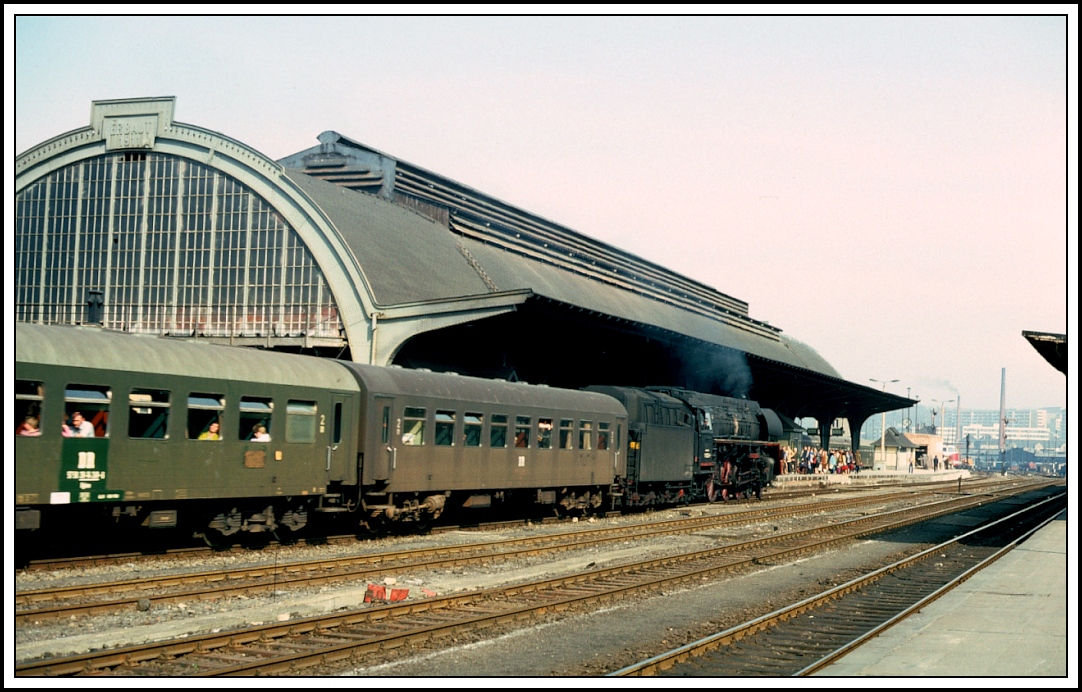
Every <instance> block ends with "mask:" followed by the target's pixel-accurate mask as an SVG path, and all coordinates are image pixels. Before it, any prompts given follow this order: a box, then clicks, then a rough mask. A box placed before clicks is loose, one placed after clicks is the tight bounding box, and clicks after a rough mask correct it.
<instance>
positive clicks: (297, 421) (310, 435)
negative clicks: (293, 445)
mask: <svg viewBox="0 0 1082 692" xmlns="http://www.w3.org/2000/svg"><path fill="white" fill-rule="evenodd" d="M316 413H317V410H316V402H314V401H294V400H292V399H291V400H289V401H287V402H286V442H299V443H305V442H315V441H316Z"/></svg>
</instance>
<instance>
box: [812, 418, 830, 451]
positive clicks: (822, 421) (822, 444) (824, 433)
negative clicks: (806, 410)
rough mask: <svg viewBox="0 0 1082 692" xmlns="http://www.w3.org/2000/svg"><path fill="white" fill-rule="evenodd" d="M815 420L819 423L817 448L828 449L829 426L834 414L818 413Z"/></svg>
mask: <svg viewBox="0 0 1082 692" xmlns="http://www.w3.org/2000/svg"><path fill="white" fill-rule="evenodd" d="M815 420H816V421H818V422H819V448H820V449H830V424H831V423H833V422H834V413H833V412H831V413H823V412H822V411H820V412H819V413H818V414H816V416H815Z"/></svg>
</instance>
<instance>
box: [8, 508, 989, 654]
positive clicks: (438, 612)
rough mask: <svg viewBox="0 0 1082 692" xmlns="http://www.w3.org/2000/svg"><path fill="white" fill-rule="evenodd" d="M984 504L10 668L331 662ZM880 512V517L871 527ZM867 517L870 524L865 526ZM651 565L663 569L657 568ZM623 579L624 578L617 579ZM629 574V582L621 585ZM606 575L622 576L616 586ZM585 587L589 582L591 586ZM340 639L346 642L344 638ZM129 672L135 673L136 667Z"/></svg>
mask: <svg viewBox="0 0 1082 692" xmlns="http://www.w3.org/2000/svg"><path fill="white" fill-rule="evenodd" d="M986 501H987V500H986V498H983V497H975V498H964V499H954V500H945V501H940V502H937V503H935V508H934V511H928V508H927V507H924V508H921V509H907V510H900V511H893V512H887V513H885V514H883V515H878V516H877V517H875V518H873V517H862V518H859V519H854V520H850V521H847V522H843V523H838V524H830V525H827V526H824V527H817V528H812V529H807V530H802V531H797V532H792V533H790V534H785V536H787V537H788V539H789V540H790V541H795V542H796V545H794V546H791V547H786V548H782V549H781V550H774V551H772V552H769V551H768V552H765V553H764V552H756V553H754V554H753V555H752V556H750V557H746V556H739V555H738V556H733V555H732V553H733V552H738V551H740V550H744V551H747V550H749V549H751V548H754V547H756V546H763V545H767V544H770V543H775V542H777V541H779V540H781V538H780V537H770V538H766V539H755V540H752V541H746V542H744V543H741V544H737V545H731V546H724V547H720V548H714V549H709V550H704V551H695V552H692V553H686V554H682V555H676V556H668V557H664V558H660V559H653V560H647V561H643V562H639V563H634V564H629V565H621V566H617V567H611V568H603V569H596V570H592V571H589V572H585V573H581V574H576V575H569V576H564V577H558V578H555V579H548V580H542V581H539V582H534V583H530V584H525V585H518V586H512V587H506V588H502V589H489V590H484V591H478V592H472V593H468V594H462V595H459V596H452V597H444V598H439V599H431V600H427V601H417V602H415V603H405V604H402V605H390V606H384V607H379V608H369V609H361V610H357V611H352V612H350V613H346V614H341V615H334V616H317V617H313V618H307V619H304V620H298V621H293V622H289V623H280V624H274V625H263V626H258V627H252V628H247V629H243V630H235V631H232V632H227V633H220V634H210V635H200V636H196V637H188V638H186V639H184V640H178V641H171V642H164V643H157V644H151V645H145V646H135V647H125V648H123V649H117V650H113V651H108V652H98V653H94V654H83V655H80V656H73V657H68V658H63V659H52V660H45V661H34V662H25V663H22V664H18V665H17V666H16V674H17V675H71V674H78V673H86V672H92V673H93V672H96V671H97V672H101V671H103V669H105V668H111V667H116V666H131V665H137V664H139V663H142V662H147V661H151V660H154V659H158V660H159V662H160V661H164V660H165V659H170V658H173V657H176V656H180V655H190V654H194V655H196V656H197V658H196V659H195V662H193V664H192V665H198V666H204V665H205V666H211V665H212V664H214V665H219V666H220V665H221V663H222V662H223V661H222V660H221V659H222V657H224V659H225V661H228V662H230V663H233V665H230V666H226V667H219V668H217V669H210V668H208V667H197V668H194V669H191V668H188V669H184V670H181V671H180V672H178V670H177V667H176V663H172V664H170V667H169V668H168V669H167V672H166V673H165V674H170V675H176V674H199V675H204V674H205V675H226V674H242V675H245V674H247V675H250V674H256V673H260V674H264V673H272V672H282V671H284V670H294V669H301V668H304V667H308V666H313V665H319V664H321V663H325V662H327V661H330V660H332V659H334V660H338V659H341V658H344V657H346V656H352V655H354V653H356V652H363V651H371V650H375V649H379V648H383V647H393V646H400V645H402V644H404V643H407V642H410V641H416V640H419V639H427V638H429V637H431V636H435V635H436V634H438V633H447V632H451V631H457V630H459V629H460V628H463V627H465V628H473V627H475V626H478V625H480V624H482V623H485V624H492V623H499V622H511V621H515V620H518V619H522V618H527V617H531V616H533V615H534V614H536V613H549V612H558V611H561V610H565V609H567V608H569V607H571V606H572V605H575V604H582V603H599V602H605V601H607V600H609V599H612V598H619V597H622V596H625V595H627V594H629V593H634V592H642V591H649V590H654V589H658V588H662V587H664V586H667V585H672V584H676V583H681V582H684V581H689V580H694V581H698V580H700V579H703V578H707V577H709V576H715V575H717V574H719V573H721V572H723V571H728V570H732V569H737V568H740V567H746V566H752V565H756V564H760V563H761V562H763V561H769V560H778V559H787V558H789V557H792V556H794V555H797V554H802V553H806V552H809V551H812V550H818V549H822V548H823V547H824V546H831V545H835V544H838V543H841V542H845V541H848V540H852V539H854V538H859V537H862V536H865V535H869V534H872V533H880V532H883V531H887V530H893V529H896V528H899V527H901V526H906V525H909V524H912V523H916V522H919V521H923V520H926V519H929V518H934V517H937V516H942V515H945V514H950V513H953V512H957V511H960V510H962V509H965V508H966V507H968V506H976V505H979V504H983V503H985V502H986ZM876 519H878V520H879V522H880V523H878V524H875V522H876ZM868 524H875V525H872V526H868ZM825 531H829V532H832V533H833V534H834V535H833V536H831V537H828V538H822V534H823V533H824V532H825ZM809 537H811V538H813V541H812V542H811V543H808V542H807V539H808V538H809ZM710 559H713V560H714V562H713V563H712V564H708V565H707V566H706V567H701V566H699V564H701V563H702V561H704V560H707V561H709V560H710ZM697 563H699V564H697ZM649 571H653V572H655V574H654V575H653V576H646V573H647V572H649ZM657 572H660V573H661V574H660V575H658V574H656V573H657ZM606 580H608V581H606ZM621 580H623V581H622V582H621ZM628 580H631V581H632V582H633V583H630V584H628V583H626V582H627V581H628ZM612 581H616V582H618V583H616V584H615V585H612V584H611V582H612ZM591 584H593V585H594V586H592V587H591ZM561 589H564V590H568V589H582V590H586V593H579V594H573V595H571V596H568V597H560V596H561V595H562V593H563V592H562V591H560V590H561ZM513 598H526V599H531V598H532V599H535V600H538V599H540V600H541V601H542V602H541V603H540V604H537V603H532V604H528V605H525V606H523V605H519V606H516V607H507V606H508V605H509V604H508V603H505V602H506V601H507V600H508V599H513ZM463 610H466V611H469V612H468V613H467V615H466V617H465V619H463V618H462V617H461V615H462V611H463ZM411 614H421V615H422V616H423V617H427V618H429V619H431V618H432V617H439V618H443V617H445V616H450V617H452V618H454V620H453V621H452V622H451V623H442V624H432V623H431V622H428V623H427V624H421V625H417V624H412V625H411V624H410V623H408V622H405V621H403V622H401V623H398V624H397V625H396V623H397V620H398V619H400V618H401V617H404V616H408V615H411ZM364 623H375V628H374V630H371V631H367V632H360V633H351V632H346V631H336V632H331V633H327V632H326V630H328V629H335V628H338V629H339V630H341V629H343V628H345V629H348V628H349V627H353V626H358V625H361V624H364ZM396 628H400V631H397V632H391V631H390V630H394V629H396ZM305 633H316V634H317V636H316V638H317V639H318V640H319V642H320V643H319V647H320V648H319V649H318V650H315V651H311V650H308V651H302V652H296V651H290V652H289V653H286V654H282V653H281V652H278V653H275V652H274V651H273V647H272V648H270V649H268V648H267V647H268V646H271V643H272V641H271V640H275V639H278V638H282V637H289V636H298V635H302V634H305ZM328 639H330V640H333V641H334V642H335V643H334V644H333V645H330V646H327V640H328ZM343 639H345V640H347V641H345V642H343V641H342V640H343ZM253 642H260V643H261V644H260V647H259V649H258V650H256V651H252V650H247V649H245V650H241V651H233V650H229V649H227V648H226V647H231V646H232V647H236V646H239V645H243V644H250V643H253ZM315 645H316V644H304V643H303V642H301V643H293V644H290V645H289V646H290V647H292V648H293V649H296V648H298V647H299V648H302V649H310V648H311V647H312V646H315ZM215 649H226V653H221V652H216V651H214V650H215ZM254 654H258V655H260V656H272V657H273V659H272V660H259V661H249V662H244V663H240V662H236V661H235V660H234V659H237V658H238V657H239V658H241V659H246V658H250V657H252V656H253V655H254ZM208 656H209V662H207V661H204V662H203V663H202V664H200V663H198V661H199V660H201V659H200V658H199V657H208ZM159 665H160V666H165V665H166V664H165V663H159ZM182 665H183V664H182ZM152 667H153V665H152ZM130 672H134V670H132V671H130Z"/></svg>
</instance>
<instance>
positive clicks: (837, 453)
mask: <svg viewBox="0 0 1082 692" xmlns="http://www.w3.org/2000/svg"><path fill="white" fill-rule="evenodd" d="M780 465H781V469H780V471H781V473H782V474H787V473H797V474H802V475H804V474H826V473H856V472H858V471H860V455H859V454H854V453H853V451H852V450H849V449H822V448H820V447H804V448H802V449H789V448H784V449H782V450H781V463H780Z"/></svg>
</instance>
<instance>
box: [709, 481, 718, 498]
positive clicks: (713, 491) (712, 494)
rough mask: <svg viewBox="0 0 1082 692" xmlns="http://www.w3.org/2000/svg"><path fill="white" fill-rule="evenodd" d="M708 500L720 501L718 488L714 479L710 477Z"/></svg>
mask: <svg viewBox="0 0 1082 692" xmlns="http://www.w3.org/2000/svg"><path fill="white" fill-rule="evenodd" d="M706 501H707V502H717V501H718V489H717V488H716V487H714V479H713V478H709V479H707V481H706Z"/></svg>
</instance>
